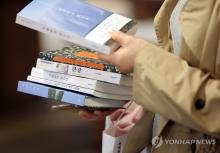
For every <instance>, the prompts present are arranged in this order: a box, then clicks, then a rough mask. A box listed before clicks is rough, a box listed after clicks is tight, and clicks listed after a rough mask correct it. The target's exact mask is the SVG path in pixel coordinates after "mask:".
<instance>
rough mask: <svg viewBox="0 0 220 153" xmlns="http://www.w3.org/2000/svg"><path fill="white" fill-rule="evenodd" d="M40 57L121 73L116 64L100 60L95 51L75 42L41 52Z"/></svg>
mask: <svg viewBox="0 0 220 153" xmlns="http://www.w3.org/2000/svg"><path fill="white" fill-rule="evenodd" d="M39 58H40V59H43V60H47V61H54V62H60V63H66V64H72V65H77V66H83V67H88V68H92V69H97V70H101V71H108V72H113V73H120V71H119V70H118V69H117V68H116V67H115V66H114V65H111V64H109V63H106V62H104V61H101V60H99V59H98V57H97V54H96V52H95V51H93V50H90V49H88V48H85V47H81V46H79V45H75V44H73V45H70V46H66V47H63V48H61V49H57V50H48V51H43V52H40V53H39Z"/></svg>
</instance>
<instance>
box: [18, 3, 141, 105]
mask: <svg viewBox="0 0 220 153" xmlns="http://www.w3.org/2000/svg"><path fill="white" fill-rule="evenodd" d="M16 23H17V24H20V25H22V26H25V27H28V28H31V29H34V30H37V31H39V32H43V33H45V34H51V35H52V36H57V37H59V38H61V39H63V40H66V41H70V42H72V43H73V44H77V45H72V46H67V47H64V48H61V49H58V50H49V51H44V52H41V53H40V54H39V58H38V59H37V64H36V67H33V69H32V71H31V74H30V76H28V77H27V80H28V81H19V83H18V91H20V92H24V93H28V94H32V95H37V96H41V97H46V98H53V99H56V100H58V101H63V102H66V103H70V104H74V105H77V106H81V107H89V108H102V109H104V108H107V109H109V108H121V107H123V104H124V101H126V100H129V99H130V98H131V82H132V77H131V76H129V75H125V74H121V73H120V72H119V71H118V69H117V68H115V67H114V66H113V65H110V64H108V63H105V62H103V61H100V60H98V59H97V56H96V52H101V53H104V54H111V53H112V52H113V51H114V50H116V49H117V48H118V47H119V45H118V44H117V43H116V42H115V41H113V40H112V39H111V37H110V35H109V32H111V31H112V30H114V31H121V32H124V33H128V34H134V33H135V32H136V30H137V22H136V21H134V20H132V19H130V18H127V17H124V16H122V15H119V14H117V13H113V12H111V11H108V10H105V9H102V8H99V7H96V6H94V5H92V4H89V3H86V2H85V1H83V0H82V1H81V0H43V1H42V0H33V1H32V2H31V3H30V4H28V5H27V6H26V7H24V8H23V9H22V10H21V11H20V12H19V13H18V14H17V16H16ZM81 46H84V47H81ZM88 48H89V49H88ZM95 51H96V52H95Z"/></svg>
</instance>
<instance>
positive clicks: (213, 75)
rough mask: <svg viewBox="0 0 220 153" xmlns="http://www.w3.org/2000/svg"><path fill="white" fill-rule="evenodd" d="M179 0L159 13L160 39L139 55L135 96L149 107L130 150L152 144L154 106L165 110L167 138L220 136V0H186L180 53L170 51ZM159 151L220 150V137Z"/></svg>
mask: <svg viewBox="0 0 220 153" xmlns="http://www.w3.org/2000/svg"><path fill="white" fill-rule="evenodd" d="M176 3H177V0H165V2H164V4H163V5H162V7H161V9H160V10H159V12H158V14H157V16H156V17H155V30H156V34H157V37H158V43H159V45H158V46H156V45H152V44H148V45H146V47H145V48H144V49H143V50H141V51H140V52H139V54H138V55H137V57H136V59H135V70H134V81H133V96H134V100H135V101H136V102H137V103H139V104H140V105H142V106H143V107H144V108H145V109H146V110H149V111H146V113H145V115H144V117H143V118H142V119H141V121H140V122H139V123H138V124H137V125H136V126H135V127H134V128H133V130H132V131H131V133H130V134H129V136H128V140H127V143H126V145H125V147H124V153H136V152H139V151H140V150H141V149H142V148H143V147H144V146H146V145H149V144H150V142H151V139H152V136H151V132H152V120H153V116H154V114H153V113H150V112H157V113H159V114H161V116H163V117H161V120H160V128H159V129H158V131H157V132H158V135H161V136H162V137H163V139H170V138H172V139H175V138H176V139H205V138H213V137H215V138H220V0H188V1H187V2H186V4H185V6H184V8H183V9H182V11H181V14H180V18H179V20H180V27H181V30H182V34H183V42H182V43H183V47H182V49H181V55H180V57H177V56H175V55H173V54H171V53H170V52H171V51H172V39H171V36H170V31H169V18H170V15H171V13H172V10H173V8H174V7H175V5H176ZM167 51H169V52H167ZM207 135H209V136H207ZM211 136H213V137H211ZM153 152H160V153H188V152H202V153H206V152H207V153H208V152H209V153H211V152H220V143H219V140H217V139H216V144H215V145H199V144H196V145H194V146H192V145H166V144H163V145H162V146H161V147H159V148H156V149H153Z"/></svg>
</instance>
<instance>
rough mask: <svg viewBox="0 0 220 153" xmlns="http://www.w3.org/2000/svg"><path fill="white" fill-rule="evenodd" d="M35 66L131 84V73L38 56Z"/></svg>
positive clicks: (110, 81) (115, 82)
mask: <svg viewBox="0 0 220 153" xmlns="http://www.w3.org/2000/svg"><path fill="white" fill-rule="evenodd" d="M36 68H40V69H43V70H47V71H52V72H57V73H64V74H68V75H74V76H79V77H84V78H89V79H94V80H99V81H103V82H108V83H113V84H118V85H125V86H129V87H130V86H132V76H131V75H124V74H120V73H113V72H108V71H101V70H97V69H93V68H92V69H91V68H87V67H82V66H77V65H72V64H65V63H60V62H53V61H47V60H43V59H40V58H38V59H37V63H36Z"/></svg>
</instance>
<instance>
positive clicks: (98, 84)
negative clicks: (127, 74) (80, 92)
mask: <svg viewBox="0 0 220 153" xmlns="http://www.w3.org/2000/svg"><path fill="white" fill-rule="evenodd" d="M31 76H33V77H37V78H41V79H46V80H52V81H56V82H60V83H65V84H69V85H74V86H78V87H83V88H88V89H93V90H96V91H99V92H104V93H109V94H118V95H128V96H129V95H132V89H131V87H128V86H122V85H116V84H111V83H106V82H102V81H98V80H93V79H88V78H82V77H76V76H70V75H67V74H61V73H56V72H51V71H46V70H43V69H38V68H34V67H33V68H32V71H31Z"/></svg>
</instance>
